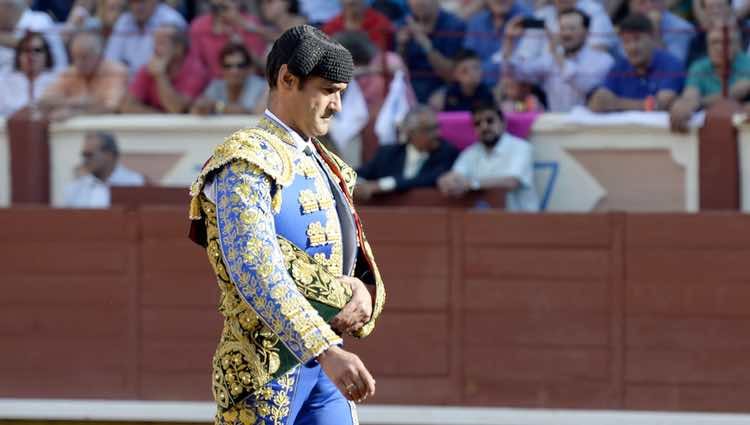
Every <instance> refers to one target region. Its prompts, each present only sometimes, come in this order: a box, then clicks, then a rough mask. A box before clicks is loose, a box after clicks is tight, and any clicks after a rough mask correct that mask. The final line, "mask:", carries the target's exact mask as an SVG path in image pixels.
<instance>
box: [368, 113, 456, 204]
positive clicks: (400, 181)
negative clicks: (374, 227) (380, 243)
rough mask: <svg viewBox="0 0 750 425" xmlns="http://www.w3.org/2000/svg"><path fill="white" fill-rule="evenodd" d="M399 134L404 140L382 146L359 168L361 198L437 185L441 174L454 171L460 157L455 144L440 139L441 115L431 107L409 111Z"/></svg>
mask: <svg viewBox="0 0 750 425" xmlns="http://www.w3.org/2000/svg"><path fill="white" fill-rule="evenodd" d="M399 137H400V138H401V139H402V140H401V143H398V144H393V145H383V146H381V147H380V148H379V149H378V151H377V152H376V153H375V157H374V158H373V159H372V160H370V161H369V162H368V163H367V164H365V165H364V166H362V167H361V168H360V169H359V170H357V174H358V176H359V177H358V179H357V187H356V189H355V190H354V194H355V196H357V198H359V199H361V200H367V199H370V198H371V197H372V196H373V195H377V194H381V193H390V192H402V191H407V190H410V189H413V188H417V187H435V185H436V183H437V179H438V177H439V176H441V175H442V174H443V173H445V172H447V171H448V170H450V168H451V166H452V165H453V161H455V160H456V157H457V156H458V150H457V149H456V148H455V147H453V146H452V145H451V144H449V143H448V142H446V141H444V140H442V139H440V136H439V126H438V121H437V117H436V116H435V112H434V111H433V110H432V109H431V108H429V107H427V106H415V107H414V108H412V109H411V110H410V111H409V113H408V114H407V115H406V117H405V118H404V121H403V123H402V124H401V128H400V134H399Z"/></svg>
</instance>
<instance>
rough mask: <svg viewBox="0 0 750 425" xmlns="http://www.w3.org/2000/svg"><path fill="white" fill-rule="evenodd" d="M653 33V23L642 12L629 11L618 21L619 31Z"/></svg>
mask: <svg viewBox="0 0 750 425" xmlns="http://www.w3.org/2000/svg"><path fill="white" fill-rule="evenodd" d="M625 32H634V33H640V34H653V33H654V24H652V23H651V20H650V19H648V18H647V17H646V15H644V14H642V13H631V14H630V15H628V16H627V17H625V19H623V20H622V22H620V33H625Z"/></svg>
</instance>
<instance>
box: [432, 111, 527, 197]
mask: <svg viewBox="0 0 750 425" xmlns="http://www.w3.org/2000/svg"><path fill="white" fill-rule="evenodd" d="M472 118H473V120H474V130H475V131H476V133H477V135H478V136H479V141H478V142H475V143H474V144H472V145H471V146H469V147H468V148H466V149H465V150H464V151H463V152H461V155H459V157H458V159H457V160H456V163H455V164H453V169H452V170H451V171H450V172H448V173H446V174H444V175H442V176H441V177H440V178H439V179H438V188H439V189H440V191H441V192H443V194H445V195H448V196H456V197H458V196H463V195H464V194H466V193H467V192H470V191H473V190H480V189H489V188H503V189H507V190H508V195H507V198H506V201H505V209H506V210H508V211H515V212H519V211H526V212H535V211H539V199H538V197H537V194H536V191H535V190H534V163H533V149H532V147H531V144H530V143H529V142H527V141H525V140H523V139H519V138H518V137H515V136H512V135H510V134H508V133H506V132H505V121H504V119H503V114H502V112H501V111H500V109H499V108H498V107H497V106H496V105H494V104H490V103H485V104H481V105H477V106H476V107H475V108H474V109H473V110H472Z"/></svg>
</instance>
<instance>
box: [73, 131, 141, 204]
mask: <svg viewBox="0 0 750 425" xmlns="http://www.w3.org/2000/svg"><path fill="white" fill-rule="evenodd" d="M81 159H83V164H81V165H80V166H79V167H78V169H77V170H76V171H77V173H78V177H77V178H76V179H75V180H73V181H72V182H71V183H70V184H68V185H67V186H66V187H65V195H64V206H65V207H68V208H108V207H109V205H110V193H109V188H110V187H111V186H143V185H144V184H145V183H146V181H145V179H144V177H143V176H142V175H140V174H138V173H136V172H135V171H132V170H129V169H128V168H125V166H123V165H122V164H121V163H120V161H119V159H120V151H119V149H118V147H117V142H116V140H115V137H114V136H113V135H112V134H111V133H106V132H103V131H96V132H89V133H86V139H85V141H84V143H83V149H82V150H81Z"/></svg>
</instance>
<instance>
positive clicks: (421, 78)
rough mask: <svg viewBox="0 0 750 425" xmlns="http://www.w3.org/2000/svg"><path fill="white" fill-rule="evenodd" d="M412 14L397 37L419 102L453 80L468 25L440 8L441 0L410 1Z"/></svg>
mask: <svg viewBox="0 0 750 425" xmlns="http://www.w3.org/2000/svg"><path fill="white" fill-rule="evenodd" d="M409 7H410V8H411V15H409V16H407V17H406V24H405V25H404V27H403V28H401V29H400V30H399V31H398V32H397V34H396V44H397V46H398V52H399V53H400V54H401V56H402V57H403V58H404V61H405V62H406V66H407V67H408V68H409V70H410V72H411V83H412V87H414V92H415V94H416V95H417V100H418V101H419V102H422V103H425V102H427V99H429V97H430V95H431V94H432V92H434V91H435V90H437V89H438V88H440V87H441V86H442V85H443V84H444V83H445V82H446V81H450V80H451V79H452V78H453V60H452V58H453V57H454V56H456V54H457V53H458V51H459V50H460V49H461V44H462V43H463V41H462V37H463V35H464V33H465V31H466V26H465V25H464V23H463V21H461V20H460V19H459V18H458V17H456V16H455V15H453V14H452V13H449V12H447V11H445V10H443V9H442V8H440V3H439V2H438V0H409Z"/></svg>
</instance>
